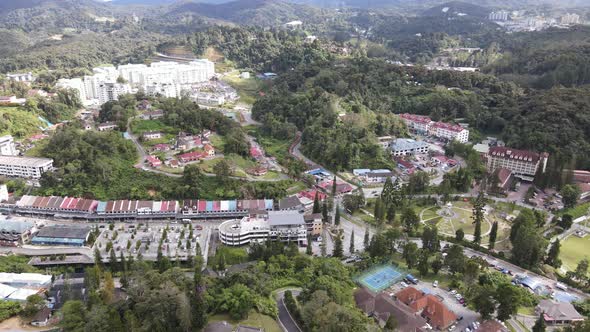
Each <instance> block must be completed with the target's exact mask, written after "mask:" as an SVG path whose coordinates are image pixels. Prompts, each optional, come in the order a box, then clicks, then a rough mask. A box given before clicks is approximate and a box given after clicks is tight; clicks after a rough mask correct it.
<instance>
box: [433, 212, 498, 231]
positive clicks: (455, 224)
mask: <svg viewBox="0 0 590 332" xmlns="http://www.w3.org/2000/svg"><path fill="white" fill-rule="evenodd" d="M452 210H453V212H454V213H455V216H454V217H452V218H450V219H448V218H442V220H441V221H440V222H439V223H438V225H437V226H438V229H439V231H440V232H443V233H445V234H447V235H451V236H453V235H454V234H455V231H457V230H458V229H459V228H462V229H463V231H464V232H465V234H466V235H472V234H473V231H474V230H475V225H474V224H473V219H472V218H471V216H472V215H473V214H472V213H471V210H468V209H463V208H459V207H455V205H453V208H452ZM490 227H491V225H490V224H489V223H488V222H485V221H484V222H483V223H482V224H481V233H482V234H485V233H487V232H488V231H489V230H490Z"/></svg>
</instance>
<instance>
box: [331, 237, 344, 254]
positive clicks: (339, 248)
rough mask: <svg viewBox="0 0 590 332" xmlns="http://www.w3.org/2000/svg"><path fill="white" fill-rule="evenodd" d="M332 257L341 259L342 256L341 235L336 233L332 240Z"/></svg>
mask: <svg viewBox="0 0 590 332" xmlns="http://www.w3.org/2000/svg"><path fill="white" fill-rule="evenodd" d="M332 256H334V257H338V258H341V257H342V256H344V248H343V246H342V233H340V232H339V233H338V235H336V238H335V239H334V251H333V252H332Z"/></svg>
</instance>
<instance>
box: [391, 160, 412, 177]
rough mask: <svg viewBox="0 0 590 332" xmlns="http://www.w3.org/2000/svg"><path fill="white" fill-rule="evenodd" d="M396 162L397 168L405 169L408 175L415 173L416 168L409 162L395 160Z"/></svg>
mask: <svg viewBox="0 0 590 332" xmlns="http://www.w3.org/2000/svg"><path fill="white" fill-rule="evenodd" d="M395 162H396V163H397V167H399V168H401V169H403V170H404V171H406V173H408V174H412V173H414V171H415V170H416V166H414V164H412V163H411V162H409V161H405V160H403V159H401V158H395Z"/></svg>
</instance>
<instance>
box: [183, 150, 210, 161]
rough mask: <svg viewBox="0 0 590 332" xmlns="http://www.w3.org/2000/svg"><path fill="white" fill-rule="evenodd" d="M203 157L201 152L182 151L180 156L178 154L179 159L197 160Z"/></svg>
mask: <svg viewBox="0 0 590 332" xmlns="http://www.w3.org/2000/svg"><path fill="white" fill-rule="evenodd" d="M203 157H204V156H203V152H200V151H194V152H189V153H183V154H181V155H180V156H178V159H180V160H181V161H193V160H199V159H201V158H203Z"/></svg>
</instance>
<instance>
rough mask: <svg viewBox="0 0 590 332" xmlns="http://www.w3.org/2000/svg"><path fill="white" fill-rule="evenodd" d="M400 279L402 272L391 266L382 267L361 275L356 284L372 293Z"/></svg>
mask: <svg viewBox="0 0 590 332" xmlns="http://www.w3.org/2000/svg"><path fill="white" fill-rule="evenodd" d="M402 279H403V272H402V271H400V270H398V269H397V268H395V267H393V266H392V265H384V266H379V267H376V268H373V269H371V270H369V271H367V272H365V273H363V274H362V275H361V276H360V277H359V278H358V279H357V282H359V283H360V284H361V285H363V286H365V287H366V288H368V289H369V290H371V291H373V292H380V291H382V290H384V289H386V288H387V287H389V286H391V285H393V284H395V283H396V282H398V281H400V280H402Z"/></svg>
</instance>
